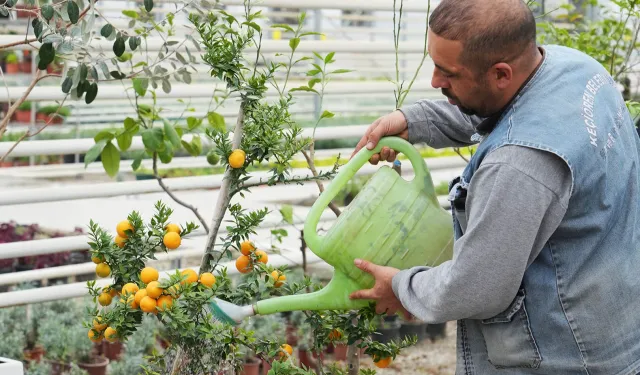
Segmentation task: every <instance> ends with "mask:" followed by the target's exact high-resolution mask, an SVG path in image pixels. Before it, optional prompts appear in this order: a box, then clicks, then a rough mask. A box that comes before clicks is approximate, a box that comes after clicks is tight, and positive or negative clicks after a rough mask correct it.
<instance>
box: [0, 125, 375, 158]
mask: <svg viewBox="0 0 640 375" xmlns="http://www.w3.org/2000/svg"><path fill="white" fill-rule="evenodd" d="M367 127H368V125H350V126H339V127H326V128H317V129H316V134H315V139H316V140H328V139H344V138H349V137H357V138H359V137H361V136H362V135H363V134H364V132H365V131H366V130H367ZM312 135H313V129H310V128H307V129H303V132H302V137H311V136H312ZM183 139H184V140H185V141H187V142H189V141H190V140H191V135H190V134H186V135H185V136H184V137H183ZM201 139H202V144H203V146H210V145H211V144H212V142H211V141H210V140H209V138H207V137H201ZM94 144H95V141H94V140H93V138H76V139H51V140H42V141H29V142H20V143H19V144H18V145H17V146H16V148H15V149H14V150H13V151H12V152H11V156H13V157H20V156H37V155H61V154H84V153H86V152H87V151H89V149H90V148H91V147H93V145H94ZM13 145H14V142H0V155H4V154H6V153H7V151H9V149H10V148H11V147H12V146H13ZM138 150H144V143H142V137H133V140H132V142H131V147H130V148H129V151H138Z"/></svg>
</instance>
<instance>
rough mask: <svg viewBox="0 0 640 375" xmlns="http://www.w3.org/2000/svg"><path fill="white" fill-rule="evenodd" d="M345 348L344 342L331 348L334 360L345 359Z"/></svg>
mask: <svg viewBox="0 0 640 375" xmlns="http://www.w3.org/2000/svg"><path fill="white" fill-rule="evenodd" d="M347 348H348V346H347V345H345V344H336V345H335V346H334V349H333V356H334V358H335V360H336V361H345V360H346V359H347Z"/></svg>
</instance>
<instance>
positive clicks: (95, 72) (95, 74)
mask: <svg viewBox="0 0 640 375" xmlns="http://www.w3.org/2000/svg"><path fill="white" fill-rule="evenodd" d="M89 74H90V75H91V78H93V80H94V81H98V80H99V79H100V77H99V76H98V69H96V67H95V66H92V67H91V70H89Z"/></svg>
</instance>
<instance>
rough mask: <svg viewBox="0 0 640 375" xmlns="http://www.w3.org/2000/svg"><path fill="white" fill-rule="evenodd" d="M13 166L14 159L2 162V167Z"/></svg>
mask: <svg viewBox="0 0 640 375" xmlns="http://www.w3.org/2000/svg"><path fill="white" fill-rule="evenodd" d="M11 167H13V162H12V161H6V160H5V161H2V162H0V168H11ZM11 272H13V269H12V270H11Z"/></svg>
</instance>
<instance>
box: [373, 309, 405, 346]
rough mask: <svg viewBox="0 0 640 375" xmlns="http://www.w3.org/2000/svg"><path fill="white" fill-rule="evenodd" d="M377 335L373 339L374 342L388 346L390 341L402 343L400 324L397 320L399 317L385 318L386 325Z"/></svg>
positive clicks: (380, 328) (378, 330) (379, 329)
mask: <svg viewBox="0 0 640 375" xmlns="http://www.w3.org/2000/svg"><path fill="white" fill-rule="evenodd" d="M376 331H377V334H374V335H373V336H372V337H371V338H372V339H373V341H377V342H380V343H382V344H386V343H388V342H390V341H392V340H393V341H395V342H396V343H398V342H400V322H399V321H398V320H397V316H396V315H393V316H387V317H385V318H384V325H383V326H381V327H378V329H377V330H376Z"/></svg>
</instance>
